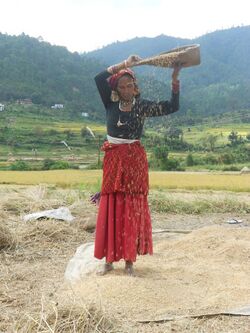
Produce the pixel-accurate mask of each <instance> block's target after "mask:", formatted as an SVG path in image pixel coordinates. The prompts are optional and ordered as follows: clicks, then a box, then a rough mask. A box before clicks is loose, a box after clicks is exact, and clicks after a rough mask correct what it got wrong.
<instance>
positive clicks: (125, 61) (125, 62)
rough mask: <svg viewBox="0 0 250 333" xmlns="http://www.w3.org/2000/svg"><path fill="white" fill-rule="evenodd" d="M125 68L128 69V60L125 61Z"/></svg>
mask: <svg viewBox="0 0 250 333" xmlns="http://www.w3.org/2000/svg"><path fill="white" fill-rule="evenodd" d="M124 66H125V68H127V67H128V65H127V60H124Z"/></svg>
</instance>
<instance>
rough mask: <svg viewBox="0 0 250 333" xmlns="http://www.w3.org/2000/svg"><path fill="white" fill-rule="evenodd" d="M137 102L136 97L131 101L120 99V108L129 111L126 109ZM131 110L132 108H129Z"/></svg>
mask: <svg viewBox="0 0 250 333" xmlns="http://www.w3.org/2000/svg"><path fill="white" fill-rule="evenodd" d="M134 104H135V98H134V97H133V99H132V100H130V101H123V100H120V101H119V109H120V110H121V111H128V110H124V109H126V108H127V107H128V106H131V107H132V106H133V105H134ZM129 111H131V110H129Z"/></svg>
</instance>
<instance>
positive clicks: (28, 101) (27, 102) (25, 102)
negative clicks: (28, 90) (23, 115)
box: [16, 98, 32, 105]
mask: <svg viewBox="0 0 250 333" xmlns="http://www.w3.org/2000/svg"><path fill="white" fill-rule="evenodd" d="M16 103H17V104H21V105H31V104H32V100H31V99H30V98H24V99H17V101H16Z"/></svg>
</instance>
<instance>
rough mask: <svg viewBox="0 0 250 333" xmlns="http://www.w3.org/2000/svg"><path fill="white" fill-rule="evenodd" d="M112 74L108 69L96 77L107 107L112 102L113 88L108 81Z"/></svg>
mask: <svg viewBox="0 0 250 333" xmlns="http://www.w3.org/2000/svg"><path fill="white" fill-rule="evenodd" d="M110 75H111V74H110V73H109V72H108V71H103V72H101V73H99V74H97V75H96V77H95V83H96V86H97V89H98V91H99V94H100V97H101V99H102V102H103V104H104V106H105V108H106V107H107V105H108V104H109V103H110V95H111V89H110V86H109V84H108V82H107V79H108V78H109V77H110Z"/></svg>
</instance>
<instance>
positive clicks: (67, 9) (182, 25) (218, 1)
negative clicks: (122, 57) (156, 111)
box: [0, 0, 250, 53]
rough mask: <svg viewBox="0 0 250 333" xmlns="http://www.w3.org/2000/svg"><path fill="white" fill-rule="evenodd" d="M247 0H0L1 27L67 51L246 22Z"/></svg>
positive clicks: (193, 34)
mask: <svg viewBox="0 0 250 333" xmlns="http://www.w3.org/2000/svg"><path fill="white" fill-rule="evenodd" d="M249 12H250V3H249V1H248V0H177V1H174V0H172V1H170V0H0V13H1V18H0V32H1V33H3V34H8V35H19V34H21V33H25V34H26V35H29V36H31V37H35V38H38V37H39V38H40V37H42V38H43V40H44V41H46V42H49V43H50V44H52V45H60V46H65V47H66V48H67V49H68V50H69V51H71V52H75V51H76V52H80V53H83V52H89V51H92V50H96V49H99V48H101V47H103V46H106V45H108V44H111V43H113V42H116V41H126V40H129V39H132V38H135V37H156V36H159V35H161V34H164V35H167V36H172V37H181V38H190V39H192V38H196V37H199V36H201V35H204V34H207V33H209V32H213V31H215V30H221V29H228V28H231V27H236V26H245V25H250V15H249Z"/></svg>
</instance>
